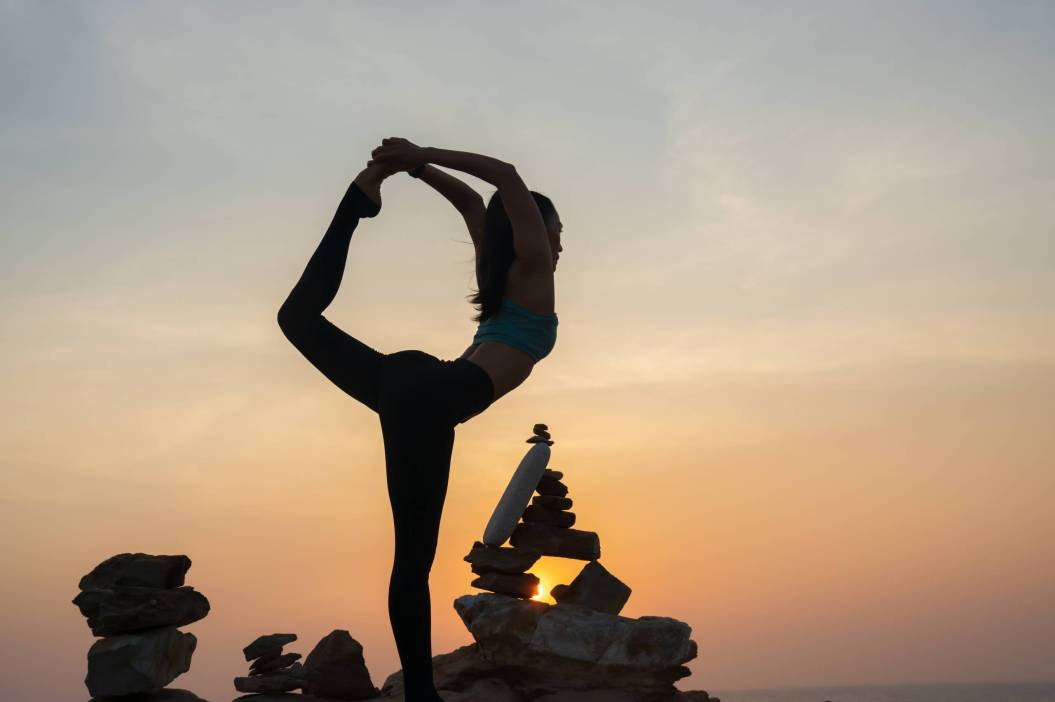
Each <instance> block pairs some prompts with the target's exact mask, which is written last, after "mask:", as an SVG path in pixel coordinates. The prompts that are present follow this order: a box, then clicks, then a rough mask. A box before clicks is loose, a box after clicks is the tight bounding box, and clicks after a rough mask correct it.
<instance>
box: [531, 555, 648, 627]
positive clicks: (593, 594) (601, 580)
mask: <svg viewBox="0 0 1055 702" xmlns="http://www.w3.org/2000/svg"><path fill="white" fill-rule="evenodd" d="M550 594H552V595H553V599H555V600H556V601H557V602H559V603H561V604H573V605H579V606H580V607H588V608H590V609H594V610H597V611H598V612H607V613H608V614H619V612H620V610H622V609H623V605H625V604H626V601H627V600H628V599H630V588H629V587H628V586H627V585H626V584H625V583H624V582H623V581H621V580H620V579H619V578H617V577H615V576H614V575H612V574H611V573H610V572H608V570H607V569H606V568H605V567H604V566H603V565H601V564H600V563H598V562H597V561H590V562H589V563H587V564H586V565H585V566H584V567H583V569H582V570H581V571H579V574H578V575H577V576H575V579H574V580H572V581H571V584H570V585H568V587H567V588H560V589H558V588H556V587H555V588H554V589H553V590H552V592H551V593H550Z"/></svg>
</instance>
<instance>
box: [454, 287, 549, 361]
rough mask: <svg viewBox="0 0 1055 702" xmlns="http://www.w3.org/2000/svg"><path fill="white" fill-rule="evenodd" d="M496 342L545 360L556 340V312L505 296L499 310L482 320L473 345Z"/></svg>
mask: <svg viewBox="0 0 1055 702" xmlns="http://www.w3.org/2000/svg"><path fill="white" fill-rule="evenodd" d="M483 341H497V342H500V343H503V344H505V345H507V346H514V347H516V348H518V349H520V350H521V351H524V352H525V353H527V355H529V356H531V358H532V359H534V360H535V361H536V362H537V361H540V360H542V359H543V358H545V357H546V356H548V355H549V352H550V351H552V350H553V345H554V344H556V343H557V315H556V314H539V313H537V312H532V311H531V310H529V309H527V308H526V307H524V306H522V305H518V304H517V303H515V302H513V301H512V300H510V299H509V298H508V297H503V298H502V306H501V307H500V308H499V310H498V312H497V313H496V314H494V315H492V316H491V317H489V318H488V319H487V320H486V321H483V322H480V325H479V327H478V328H477V329H476V336H474V337H473V344H474V345H475V344H479V343H480V342H483Z"/></svg>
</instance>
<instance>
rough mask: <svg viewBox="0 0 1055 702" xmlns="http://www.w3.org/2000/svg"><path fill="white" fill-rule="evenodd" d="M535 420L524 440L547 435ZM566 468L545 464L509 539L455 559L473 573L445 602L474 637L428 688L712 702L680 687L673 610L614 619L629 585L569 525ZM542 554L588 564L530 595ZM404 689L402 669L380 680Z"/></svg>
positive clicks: (680, 625) (394, 691)
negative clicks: (467, 590) (466, 589)
mask: <svg viewBox="0 0 1055 702" xmlns="http://www.w3.org/2000/svg"><path fill="white" fill-rule="evenodd" d="M547 429H548V427H547V426H546V425H545V424H536V425H535V427H534V434H535V435H534V436H533V437H532V438H530V439H528V443H539V442H542V441H545V442H546V443H547V444H549V445H552V444H553V441H552V439H551V436H550V434H549V432H548V431H547ZM563 477H564V474H563V473H562V472H561V471H557V470H546V471H545V472H544V473H543V475H542V477H541V478H540V479H539V483H538V486H537V487H536V490H535V491H536V493H537V494H536V495H534V497H533V498H532V501H531V504H530V505H528V507H527V508H526V509H525V510H524V513H523V515H522V516H521V518H520V522H519V523H518V524H517V525H516V527H515V529H514V530H513V533H512V535H511V536H510V539H509V542H510V544H511V547H506V546H501V545H499V546H494V545H487V544H484V543H482V542H480V541H476V542H474V543H473V547H472V549H471V550H470V552H469V553H468V555H466V556H465V560H466V561H468V562H469V563H470V564H471V565H472V571H473V572H474V573H476V574H477V575H478V576H479V577H477V578H476V579H475V580H473V581H472V583H471V585H472V586H473V587H476V588H479V589H481V590H489V591H490V592H486V593H478V594H473V595H462V596H461V597H458V598H457V599H455V600H454V609H455V611H456V612H457V613H458V616H459V617H461V619H462V622H463V623H464V624H465V626H466V628H468V630H469V633H471V634H472V636H473V639H475V641H476V643H475V644H471V645H469V646H463V647H461V648H459V649H457V650H455V651H452V652H450V653H447V654H442V655H439V656H436V657H434V658H433V668H434V679H435V681H436V686H437V688H438V689H441V690H443V691H445V692H447V693H449V695H448V696H446V697H445V699H448V700H458V701H459V702H475V701H476V700H493V701H495V702H523V701H524V700H531V701H532V702H596V701H599V700H604V701H605V702H667V701H670V702H675V701H684V702H687V701H689V700H693V701H696V702H703V701H706V700H714V699H715V698H711V697H709V696H708V695H707V693H706V692H704V691H702V690H697V691H692V692H682V691H679V690H678V689H677V688H675V687H674V683H675V681H677V680H679V679H681V678H684V677H686V676H688V675H690V674H691V671H690V670H689V668H688V667H686V666H685V665H684V663H686V662H687V661H690V660H692V659H693V658H695V657H696V656H697V647H696V642H695V641H693V640H692V639H691V638H690V634H691V632H692V629H691V627H689V625H688V624H686V623H685V622H682V621H679V620H677V619H674V618H672V617H662V616H651V615H647V616H642V617H638V618H636V619H632V618H629V617H623V616H619V612H620V611H621V610H622V609H623V606H624V605H625V604H626V602H627V600H628V599H629V598H630V592H631V590H630V587H629V586H627V585H626V583H624V582H622V581H621V580H620V579H619V578H617V577H616V576H614V575H613V574H612V573H610V572H609V571H608V569H606V568H605V567H604V566H603V565H601V563H600V562H599V559H600V556H601V545H600V538H599V537H598V535H597V534H596V533H595V532H592V531H582V530H578V529H573V528H572V526H573V525H574V524H575V514H574V513H572V512H570V511H569V510H570V509H571V507H572V500H571V498H570V497H568V487H567V485H565V484H564V483H563V482H562V479H563ZM541 556H556V557H561V558H572V559H578V560H584V561H587V563H586V565H585V566H584V567H583V568H582V570H581V571H580V572H579V574H578V575H577V576H576V577H575V579H574V580H572V582H571V583H570V584H567V585H556V586H554V587H553V589H552V592H551V594H552V596H553V599H554V600H556V602H557V604H555V605H550V604H548V603H546V602H541V601H536V600H532V599H531V598H532V597H533V596H534V595H536V594H537V589H538V584H539V579H538V577H537V576H535V575H534V574H532V573H528V572H526V571H527V570H528V569H529V568H531V567H532V566H533V565H534V564H535V563H536V561H538V559H539V558H540V557H541ZM381 690H382V695H383V696H385V697H398V696H399V695H400V694H401V692H402V672H397V673H393V674H392V675H390V676H389V677H388V678H387V679H386V680H385V683H384V685H383V686H382V688H381Z"/></svg>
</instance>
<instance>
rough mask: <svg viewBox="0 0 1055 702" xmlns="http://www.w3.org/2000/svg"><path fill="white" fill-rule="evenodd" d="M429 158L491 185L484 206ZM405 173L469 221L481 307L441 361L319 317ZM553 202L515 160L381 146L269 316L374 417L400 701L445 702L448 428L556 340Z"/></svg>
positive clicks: (401, 142)
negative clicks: (438, 570) (436, 675)
mask: <svg viewBox="0 0 1055 702" xmlns="http://www.w3.org/2000/svg"><path fill="white" fill-rule="evenodd" d="M429 164H437V165H440V166H447V167H449V168H453V169H456V170H461V171H464V172H467V173H470V174H472V175H474V176H476V177H478V178H480V179H481V180H484V181H487V182H488V183H491V184H492V185H494V186H495V187H496V188H497V192H496V193H495V194H494V195H492V197H491V199H490V201H489V202H488V204H487V206H486V208H485V207H484V204H483V198H482V197H481V196H480V195H479V194H478V193H477V192H476V191H475V190H473V189H472V188H470V187H469V186H468V185H466V184H465V183H463V182H461V181H460V180H458V179H457V178H455V177H454V176H451V175H449V174H447V173H445V172H444V171H442V170H440V169H438V168H435V167H433V166H430V165H429ZM400 171H408V173H409V174H410V175H412V176H414V177H417V178H421V179H422V180H424V181H425V182H426V183H428V184H429V185H431V186H432V187H433V188H435V189H436V190H437V191H438V192H439V193H441V194H442V195H444V197H446V198H447V199H448V200H449V201H450V202H451V204H453V205H454V206H455V207H456V208H458V211H459V212H460V213H461V214H462V216H463V218H464V219H465V223H466V225H467V226H468V228H469V233H470V236H471V237H472V240H473V245H474V247H475V250H476V278H477V286H478V290H477V293H476V295H475V296H474V297H473V298H472V300H471V301H472V302H473V303H474V304H476V305H479V307H480V313H479V314H478V315H477V316H476V317H474V318H473V319H474V321H479V322H480V324H479V327H478V329H477V332H476V336H475V337H474V338H473V344H472V345H471V346H469V348H467V349H466V350H465V352H464V353H463V354H462V355H461V357H459V358H457V359H454V360H442V359H439V358H437V357H436V356H433V355H432V354H429V353H426V352H424V351H420V350H404V351H397V352H395V353H389V354H384V353H380V352H378V351H376V350H375V349H373V348H371V347H370V346H368V345H366V344H365V343H363V342H362V341H360V340H359V339H357V338H355V337H353V336H351V335H349V334H347V333H345V332H344V331H342V330H340V329H338V328H337V327H336V326H334V325H333V324H332V323H331V322H330V321H329V320H327V319H326V318H325V317H324V316H323V315H322V312H323V311H324V310H325V309H326V307H327V306H329V304H330V303H331V302H332V301H333V299H334V297H335V296H336V294H337V289H338V287H339V286H340V283H341V277H342V275H343V272H344V267H345V262H346V259H347V255H348V248H349V245H350V243H351V237H352V232H353V231H354V230H355V228H356V225H357V224H358V223H359V220H360V219H361V218H364V217H367V218H369V217H375V216H377V214H378V213H379V212H380V210H381V191H380V186H381V183H382V181H383V180H384V179H385V178H387V177H388V176H390V175H392V174H394V173H397V172H400ZM561 229H562V225H561V222H560V218H559V217H558V216H557V213H556V210H555V209H554V208H553V203H552V202H551V201H550V200H549V198H547V197H546V196H544V195H540V194H539V193H536V192H534V191H530V190H528V188H527V186H525V184H524V182H523V181H522V180H521V179H520V176H519V174H518V173H517V171H516V169H515V168H514V167H513V165H512V164H509V163H506V162H504V161H500V160H498V159H494V158H491V157H488V156H482V155H479V154H473V153H468V152H464V151H450V150H446V149H436V148H432V147H420V146H417V145H416V144H413V143H411V142H409V141H407V140H406V139H402V138H392V137H390V138H387V139H384V140H382V143H381V145H380V146H378V147H377V148H376V149H374V150H373V152H372V158H371V160H370V161H369V162H368V164H367V167H366V168H365V169H364V170H363V171H362V172H361V173H359V175H358V176H356V178H355V179H354V180H353V181H352V183H351V184H350V185H349V186H348V190H347V192H346V193H345V195H344V197H343V198H342V200H341V202H340V204H339V205H338V207H337V212H336V214H335V215H334V218H333V221H332V222H331V223H330V226H329V228H327V230H326V233H325V235H324V236H323V238H322V241H321V242H320V243H319V246H318V248H317V249H316V251H315V253H314V254H313V255H312V257H311V259H310V260H309V261H308V265H307V266H306V267H305V269H304V273H303V274H302V275H301V277H300V280H299V281H298V282H297V284H296V285H295V286H294V288H293V290H292V292H290V294H289V296H288V297H287V298H286V301H285V302H284V303H283V305H282V307H281V309H280V310H279V312H278V324H279V326H280V327H281V329H282V332H283V334H284V335H285V336H286V338H287V339H289V341H290V342H291V343H292V344H293V345H294V346H295V347H296V348H297V349H298V350H299V351H300V352H301V353H302V354H303V355H304V356H305V358H307V359H308V361H310V362H311V364H312V365H313V366H315V367H316V368H317V369H318V370H319V371H321V372H322V374H323V375H325V376H326V377H327V378H329V379H330V380H331V381H332V382H333V383H334V384H335V385H337V387H339V388H340V389H341V390H343V391H344V392H346V393H348V394H349V395H351V396H352V397H354V398H355V399H356V400H358V401H359V402H361V403H363V404H364V405H366V406H367V407H369V408H370V409H372V410H374V411H375V412H377V413H378V416H379V419H380V424H381V432H382V436H383V439H384V450H385V470H386V475H387V479H388V494H389V500H390V502H391V505H392V516H393V522H394V526H395V554H394V561H393V566H392V574H391V578H390V580H389V590H388V613H389V619H390V620H391V624H392V632H393V634H394V637H395V641H396V648H397V649H398V651H399V658H400V662H401V663H402V666H403V676H404V683H405V689H406V692H405V694H406V697H405V699H406V701H407V702H437V701H440V702H442V698H441V697H440V696H439V694H438V693H437V691H436V688H435V684H434V681H433V674H432V636H431V634H432V622H431V608H430V597H429V585H428V578H429V572H430V570H431V568H432V562H433V559H434V557H435V554H436V544H437V538H438V535H439V525H440V515H441V512H442V510H443V503H444V499H445V497H446V493H447V482H448V476H449V474H450V463H451V452H452V450H453V447H454V429H455V427H456V426H457V425H458V424H461V423H463V422H465V421H467V420H468V419H469V418H471V417H473V416H475V415H477V414H479V413H481V412H483V411H484V410H485V409H487V408H488V407H489V406H491V404H492V403H493V402H494V401H495V400H497V399H498V398H499V397H501V396H502V395H504V394H506V393H507V392H509V391H510V390H512V389H513V388H515V387H517V386H518V385H520V384H521V383H522V382H523V381H524V380H525V379H526V378H527V377H528V375H530V373H531V370H532V368H533V367H534V364H535V363H536V362H538V361H539V360H540V359H541V358H543V357H544V356H546V355H548V354H549V352H550V351H551V350H552V348H553V346H554V344H555V343H556V331H557V315H556V314H555V312H554V291H553V274H554V272H555V270H556V264H557V258H558V256H559V252H560V251H561V250H562V247H561V245H560V231H561Z"/></svg>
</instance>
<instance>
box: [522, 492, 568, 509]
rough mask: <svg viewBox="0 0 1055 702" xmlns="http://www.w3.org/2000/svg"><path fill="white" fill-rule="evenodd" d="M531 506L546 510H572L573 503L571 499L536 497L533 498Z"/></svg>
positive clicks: (546, 496) (547, 496)
mask: <svg viewBox="0 0 1055 702" xmlns="http://www.w3.org/2000/svg"><path fill="white" fill-rule="evenodd" d="M531 504H533V505H538V506H540V507H545V508H546V509H571V506H572V501H571V498H570V497H557V496H556V495H535V496H534V497H532V498H531Z"/></svg>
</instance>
